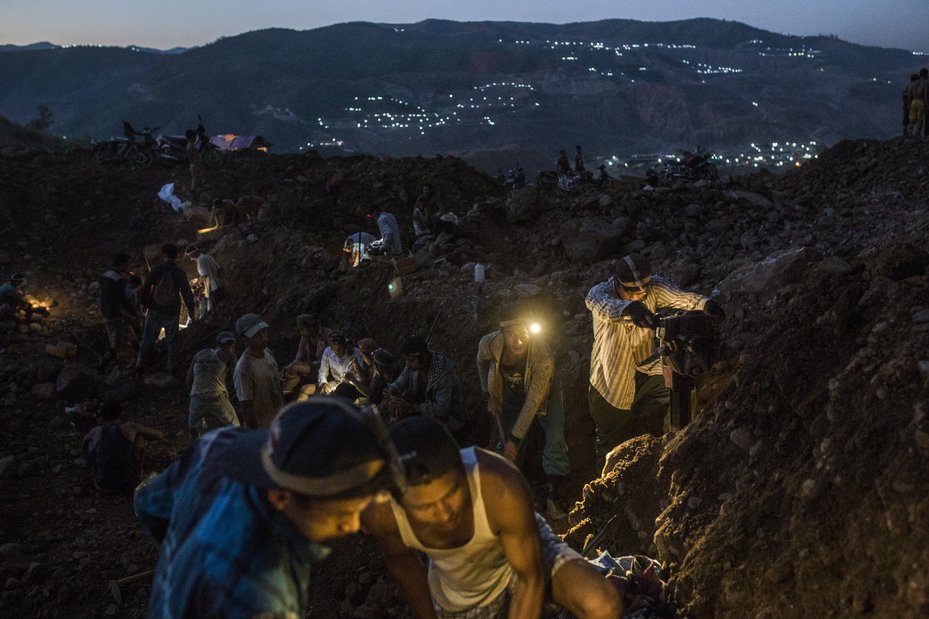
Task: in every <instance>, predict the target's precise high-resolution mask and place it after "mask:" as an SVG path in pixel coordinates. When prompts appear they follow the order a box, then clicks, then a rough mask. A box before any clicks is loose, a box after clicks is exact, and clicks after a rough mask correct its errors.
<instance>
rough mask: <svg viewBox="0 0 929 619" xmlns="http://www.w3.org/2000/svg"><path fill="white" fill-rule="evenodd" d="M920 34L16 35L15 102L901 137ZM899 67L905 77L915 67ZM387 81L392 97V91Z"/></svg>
mask: <svg viewBox="0 0 929 619" xmlns="http://www.w3.org/2000/svg"><path fill="white" fill-rule="evenodd" d="M915 66H916V63H915V62H914V59H913V57H912V55H911V54H910V53H908V52H906V51H904V50H893V49H884V48H872V47H865V46H860V45H855V44H851V43H847V42H844V41H841V40H840V39H837V38H835V37H831V36H815V37H798V36H791V35H782V34H777V33H772V32H767V31H764V30H760V29H758V28H754V27H752V26H748V25H746V24H742V23H740V22H736V21H727V20H716V19H709V18H698V19H690V20H680V21H674V22H639V21H635V20H624V19H614V20H601V21H597V22H575V23H571V24H565V25H556V24H536V23H522V22H491V21H484V22H454V21H448V20H425V21H422V22H418V23H416V24H377V23H372V22H349V23H344V24H336V25H333V26H327V27H323V28H318V29H314V30H306V31H298V30H291V29H286V28H270V29H262V30H255V31H251V32H247V33H243V34H240V35H235V36H230V37H222V38H220V39H218V40H216V41H214V42H213V43H210V44H208V45H204V46H200V47H196V48H192V49H189V50H186V51H184V52H183V53H178V54H147V53H138V52H135V51H132V50H128V49H124V48H96V47H72V48H58V49H48V50H41V51H18V52H16V53H3V52H2V51H0V79H3V81H4V83H6V84H12V85H13V86H12V87H10V88H8V89H6V90H5V91H4V92H3V93H0V114H3V115H4V116H7V117H8V118H10V119H11V120H14V121H20V122H22V121H25V120H26V119H28V118H30V117H32V116H33V115H34V112H35V109H36V106H38V105H46V106H48V107H49V108H50V109H52V111H53V112H54V114H55V119H56V125H55V126H54V127H53V129H54V130H55V131H56V132H57V133H67V134H68V135H87V136H90V137H97V138H99V137H105V136H106V135H109V134H113V133H118V129H119V126H120V124H119V121H120V120H121V119H122V118H126V119H127V120H130V121H131V122H132V123H133V124H134V125H137V126H144V125H147V124H152V125H158V126H160V127H161V129H162V130H163V131H166V132H173V133H177V132H180V131H182V130H183V129H184V128H186V127H189V126H190V125H191V124H193V122H194V119H195V118H196V117H197V115H201V116H203V118H204V121H205V122H206V124H207V128H208V129H209V130H210V131H211V132H214V133H219V132H235V133H241V134H262V135H264V136H265V137H267V138H268V139H269V140H270V141H272V142H274V143H275V145H276V146H277V148H278V149H279V150H287V151H295V150H298V149H301V148H303V149H307V148H311V149H319V150H321V151H323V152H327V153H332V154H338V153H346V152H369V153H373V154H379V155H409V154H417V153H427V154H428V153H433V152H450V151H456V150H458V151H467V150H475V149H489V150H494V149H501V148H503V147H504V146H505V145H508V144H513V145H515V146H516V147H518V148H522V149H525V148H529V149H535V150H537V151H539V152H544V153H549V154H550V153H552V152H556V151H557V149H558V148H563V147H565V146H566V145H570V144H573V143H576V142H583V143H585V144H587V145H590V148H591V150H590V151H589V152H590V153H591V155H592V156H594V157H599V158H605V157H608V156H609V155H610V154H615V153H616V152H621V151H636V150H638V151H642V150H650V149H651V150H659V149H664V148H668V149H670V148H683V147H687V146H692V145H694V144H708V145H712V147H714V148H722V147H736V146H740V145H741V146H747V145H748V144H749V143H762V142H764V141H766V140H770V141H775V140H779V139H780V140H784V139H794V140H804V139H814V138H816V139H819V140H821V141H827V142H830V141H836V140H838V139H841V138H842V137H879V138H882V137H890V136H891V135H894V134H896V133H897V132H898V127H899V118H898V116H899V112H898V108H899V99H898V97H899V89H900V88H901V87H902V84H903V82H904V79H905V77H906V76H907V75H909V73H910V72H912V70H913V68H914V67H915ZM898 82H899V83H898ZM378 97H380V99H378Z"/></svg>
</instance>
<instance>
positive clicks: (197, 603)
mask: <svg viewBox="0 0 929 619" xmlns="http://www.w3.org/2000/svg"><path fill="white" fill-rule="evenodd" d="M388 471H389V467H388V466H387V464H386V462H385V459H384V456H383V455H382V453H381V448H380V447H379V443H378V441H377V440H376V439H375V436H374V434H373V433H372V431H371V430H370V429H369V426H368V425H367V424H366V422H365V420H364V419H363V418H362V416H361V413H360V412H359V411H358V409H357V408H355V407H354V406H352V405H350V404H348V403H346V402H344V401H342V400H340V399H338V398H324V397H316V398H312V399H310V400H307V401H305V402H299V403H295V404H293V405H291V406H289V407H287V408H284V409H283V410H282V411H281V412H280V414H279V415H278V416H277V418H276V419H275V420H274V422H273V423H272V425H271V428H270V429H268V430H246V429H244V428H222V429H219V430H216V431H214V432H210V433H208V434H206V435H204V436H203V437H202V438H200V439H199V440H198V441H197V442H195V443H194V444H193V445H192V446H191V447H190V449H188V450H187V452H186V453H185V454H184V456H183V457H182V458H181V459H180V460H178V461H175V462H174V463H173V464H172V465H171V466H170V467H168V469H167V470H165V471H164V472H163V473H161V475H159V476H158V477H156V478H154V479H153V480H152V481H151V482H150V483H148V484H143V485H142V486H140V487H139V488H138V489H137V490H136V494H135V513H136V516H137V517H138V518H139V522H140V524H141V526H142V528H143V529H144V530H145V532H146V533H148V535H150V536H151V537H153V538H154V539H155V540H156V541H157V542H158V543H159V544H160V545H161V553H160V557H159V560H158V567H157V569H156V572H155V579H154V583H153V584H152V595H151V600H150V605H149V610H148V616H149V617H159V618H160V617H164V618H166V619H167V618H170V617H217V618H218V617H223V618H226V619H229V618H232V619H235V618H243V619H244V618H251V617H305V616H306V613H307V604H308V601H309V585H310V567H311V565H312V564H314V563H317V562H319V561H321V560H322V559H323V558H324V557H326V556H327V555H328V554H329V552H330V550H329V548H327V547H326V546H323V545H322V543H323V542H326V541H327V540H330V539H334V538H337V537H342V536H344V535H348V534H350V533H354V532H356V531H357V530H358V528H359V514H360V512H361V510H362V509H364V508H365V506H367V504H368V503H369V502H370V501H371V499H372V498H373V497H374V495H375V494H377V493H378V492H379V491H380V490H381V489H382V488H384V487H385V486H386V483H387V480H388V479H389V472H388Z"/></svg>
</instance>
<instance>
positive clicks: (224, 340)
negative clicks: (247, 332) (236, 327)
mask: <svg viewBox="0 0 929 619" xmlns="http://www.w3.org/2000/svg"><path fill="white" fill-rule="evenodd" d="M234 341H235V334H234V333H232V331H220V332H219V333H217V334H216V343H217V344H228V343H229V342H234Z"/></svg>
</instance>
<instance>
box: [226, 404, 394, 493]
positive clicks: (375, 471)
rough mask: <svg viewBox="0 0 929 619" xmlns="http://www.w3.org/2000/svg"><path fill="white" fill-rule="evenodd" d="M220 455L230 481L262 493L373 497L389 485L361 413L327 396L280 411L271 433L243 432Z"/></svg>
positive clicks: (379, 452)
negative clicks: (273, 491) (264, 490)
mask: <svg viewBox="0 0 929 619" xmlns="http://www.w3.org/2000/svg"><path fill="white" fill-rule="evenodd" d="M224 453H225V457H224V462H225V469H226V472H227V474H228V475H229V477H231V478H233V479H235V480H237V481H240V482H244V483H247V484H250V485H253V486H256V487H258V488H262V489H271V488H280V489H284V490H291V491H293V492H296V493H298V494H303V495H307V496H314V497H319V498H351V497H360V496H367V495H371V494H375V493H377V492H378V491H379V490H381V489H383V488H386V487H387V486H388V483H389V480H390V467H388V466H387V462H386V460H385V457H384V453H383V450H382V448H381V447H380V445H379V444H378V441H377V439H376V438H375V436H374V434H373V432H372V430H371V428H370V426H369V425H368V422H367V421H366V420H365V419H364V417H363V416H362V413H361V411H359V410H358V408H357V407H355V406H354V405H352V404H351V403H349V402H346V401H344V400H342V399H340V398H335V397H330V396H314V397H311V398H309V399H308V400H305V401H302V402H294V403H292V404H290V405H288V406H286V407H284V408H283V409H281V411H280V412H279V413H278V415H277V417H275V418H274V421H272V422H271V427H270V428H268V429H262V430H246V431H243V432H242V433H241V434H240V435H239V436H238V437H236V438H235V439H234V440H233V441H232V442H231V443H229V444H228V447H227V448H226V451H225V452H224Z"/></svg>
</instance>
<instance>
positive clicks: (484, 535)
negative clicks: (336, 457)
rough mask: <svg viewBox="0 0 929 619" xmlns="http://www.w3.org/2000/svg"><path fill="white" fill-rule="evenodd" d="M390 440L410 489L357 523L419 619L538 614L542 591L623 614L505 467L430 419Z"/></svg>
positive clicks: (393, 432) (408, 425)
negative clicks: (376, 546) (464, 444)
mask: <svg viewBox="0 0 929 619" xmlns="http://www.w3.org/2000/svg"><path fill="white" fill-rule="evenodd" d="M390 438H391V440H392V441H393V443H394V445H395V446H396V449H397V452H398V453H399V459H400V462H401V463H402V465H403V468H404V473H405V477H406V483H407V489H406V492H404V493H403V494H400V493H399V492H394V495H393V496H392V497H390V499H389V502H379V503H372V504H370V505H369V506H368V508H367V509H366V510H365V511H364V513H363V514H362V522H363V525H364V528H365V530H366V531H368V532H370V533H371V534H372V535H373V536H374V537H375V539H376V540H377V541H378V543H379V544H380V546H381V548H382V549H383V550H384V555H385V561H386V564H387V568H388V570H389V571H390V574H391V576H392V577H393V578H394V580H395V581H396V582H397V584H398V585H399V587H400V590H401V592H402V593H403V594H404V596H405V598H406V600H407V602H408V604H409V605H410V607H411V608H412V610H413V612H414V613H415V614H416V616H417V617H420V619H432V618H443V619H444V618H452V617H454V618H455V619H472V618H473V619H477V618H482V617H488V618H494V617H507V616H509V617H539V616H540V615H541V612H542V607H543V602H544V601H545V598H546V590H548V591H550V594H551V595H550V597H551V599H552V600H553V601H554V602H555V603H557V604H559V605H561V606H563V607H564V608H565V609H567V610H568V611H569V612H571V613H573V615H574V616H577V617H581V618H585V617H587V618H593V617H603V618H604V619H606V618H609V619H615V618H616V617H620V616H621V615H622V613H621V612H620V611H621V606H622V604H621V602H620V600H619V595H618V593H617V591H616V589H615V588H613V586H612V585H610V584H609V582H608V581H607V580H605V579H604V578H603V577H602V576H600V575H599V574H598V573H597V572H596V571H595V570H594V569H593V568H592V567H591V566H590V565H589V564H588V563H587V562H586V561H584V559H583V558H582V557H581V556H580V555H579V554H578V553H577V552H575V551H574V550H573V549H571V548H570V547H569V546H568V545H567V544H566V543H565V542H564V541H562V540H561V538H559V537H558V536H556V535H555V534H554V533H553V532H552V530H551V529H550V528H549V526H548V525H547V524H546V523H545V521H544V520H543V519H542V517H541V516H539V515H538V514H536V513H534V512H533V509H532V498H531V496H530V493H529V487H528V485H527V484H526V480H525V479H524V478H523V476H522V475H521V474H520V472H519V471H518V470H517V469H516V467H514V466H513V465H512V464H511V463H509V462H508V461H506V460H505V459H504V458H502V457H500V456H498V455H496V454H494V453H492V452H489V451H485V450H483V449H480V448H477V447H469V448H466V449H461V450H459V448H458V445H457V444H456V443H455V440H454V439H453V438H452V436H451V434H449V432H448V430H447V429H446V428H445V427H444V426H443V425H442V424H440V423H438V422H437V421H436V420H434V419H430V418H428V417H413V418H411V419H407V420H405V421H401V422H399V423H397V424H394V425H393V426H391V428H390ZM420 552H421V553H424V554H425V555H426V556H427V557H428V559H429V561H428V567H427V566H425V565H423V562H422V561H421V559H420V557H419V555H418V553H420Z"/></svg>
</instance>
